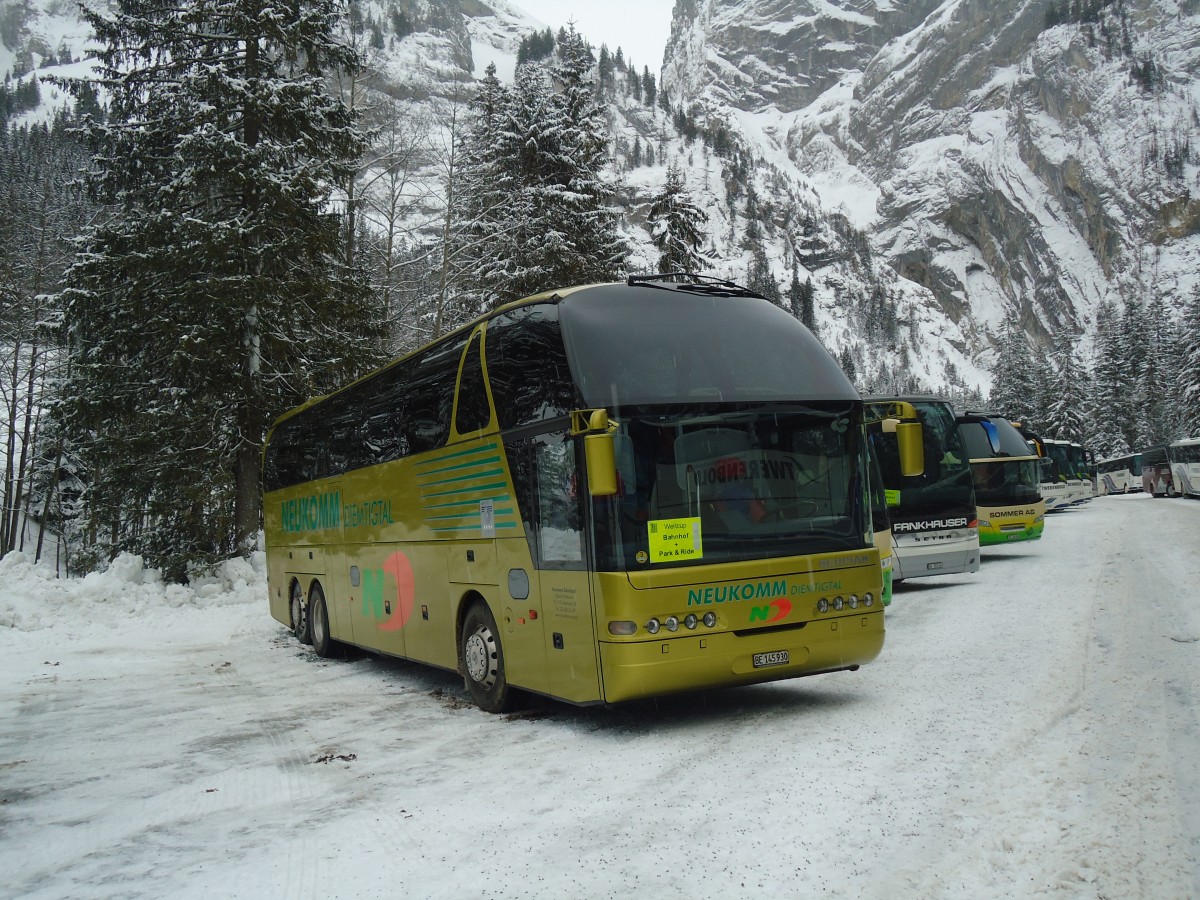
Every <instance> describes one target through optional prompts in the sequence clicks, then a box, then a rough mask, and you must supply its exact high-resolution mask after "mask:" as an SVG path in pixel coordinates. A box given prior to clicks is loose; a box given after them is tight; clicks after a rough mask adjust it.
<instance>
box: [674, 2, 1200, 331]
mask: <svg viewBox="0 0 1200 900" xmlns="http://www.w3.org/2000/svg"><path fill="white" fill-rule="evenodd" d="M901 6H902V8H900V7H901ZM1048 14H1049V11H1048V7H1047V5H1046V4H1045V3H1041V2H1035V0H947V2H944V3H941V4H937V3H914V4H903V5H897V6H895V7H893V6H892V5H890V4H885V3H876V4H873V5H870V4H869V5H866V6H859V7H857V8H855V9H850V8H849V6H846V5H841V4H838V3H829V4H816V3H807V2H800V3H783V2H769V0H742V2H737V0H677V3H676V7H675V25H674V33H673V35H672V39H671V44H670V45H669V47H668V57H669V60H670V61H669V62H668V64H667V66H666V67H665V69H664V74H663V82H664V87H666V88H667V89H668V90H671V91H672V92H673V93H674V94H675V95H676V96H677V97H678V98H679V99H680V100H681V101H682V102H684V103H685V104H687V103H696V104H699V105H700V106H701V107H702V108H704V109H705V110H706V112H707V114H708V115H710V116H715V117H721V116H724V117H726V118H734V117H733V116H731V115H730V112H731V111H738V110H747V109H761V108H768V109H770V110H772V111H773V112H774V113H775V119H776V125H777V126H779V125H780V124H781V125H782V127H776V128H775V129H774V133H768V132H767V131H766V130H765V129H762V130H760V131H759V132H758V133H755V132H754V129H753V128H751V129H750V130H749V131H748V132H747V133H746V137H747V140H748V141H749V142H750V143H751V144H752V145H757V146H761V147H775V146H776V145H777V143H778V142H777V139H776V134H777V133H779V132H780V131H782V132H785V133H786V139H785V140H784V142H783V144H784V149H785V150H786V153H787V156H788V157H789V158H790V159H791V160H792V162H793V164H794V166H795V169H796V170H797V172H798V173H799V175H800V176H801V177H805V178H808V179H812V180H814V181H816V182H818V183H820V184H821V185H822V204H823V206H824V208H825V209H830V210H831V209H836V208H837V206H838V203H839V202H840V197H842V196H844V195H858V196H862V195H863V194H864V191H863V187H862V182H863V181H864V180H866V181H867V182H869V183H870V185H871V186H872V188H873V189H874V191H875V192H876V196H877V203H876V205H875V209H874V211H873V214H872V215H870V216H868V217H867V226H868V234H869V236H870V239H871V245H872V250H873V251H874V252H875V253H876V254H877V255H878V257H879V258H881V259H883V260H886V261H887V262H888V263H889V264H890V265H891V266H892V267H893V268H894V269H895V270H896V271H897V272H898V274H899V275H900V276H902V277H903V278H905V279H907V280H910V281H912V282H915V283H916V284H919V285H921V286H923V287H925V288H927V289H928V290H929V291H931V292H932V294H933V296H934V297H935V298H936V307H937V308H938V310H939V311H940V314H941V315H942V316H944V317H946V319H947V320H949V321H950V322H954V323H958V325H959V326H961V327H964V328H966V329H967V330H968V331H975V332H977V333H981V334H983V333H986V332H988V331H990V332H992V333H994V332H995V329H996V325H997V324H998V323H999V322H1000V321H1001V320H1003V319H1004V318H1005V317H1007V316H1008V315H1011V314H1014V313H1016V314H1017V315H1019V317H1020V319H1021V321H1022V322H1023V324H1024V326H1025V327H1026V329H1027V330H1028V331H1029V333H1030V334H1031V336H1033V337H1034V338H1035V340H1040V341H1041V342H1043V343H1045V342H1048V340H1049V336H1050V335H1051V334H1052V333H1054V332H1057V331H1062V330H1069V331H1073V332H1076V333H1079V332H1082V331H1086V330H1087V329H1088V328H1089V327H1091V326H1094V317H1095V310H1096V307H1097V305H1098V304H1099V303H1100V301H1101V300H1102V299H1104V298H1106V297H1109V298H1113V297H1122V296H1138V297H1139V298H1141V299H1149V298H1151V297H1155V296H1161V297H1163V298H1165V299H1166V301H1167V304H1168V307H1170V306H1171V305H1173V303H1174V302H1177V301H1178V300H1179V299H1181V298H1183V297H1185V296H1187V295H1188V293H1190V291H1191V288H1192V287H1193V285H1195V284H1196V283H1197V277H1198V276H1197V271H1196V265H1195V263H1196V258H1197V255H1198V254H1200V201H1197V200H1195V199H1193V196H1194V195H1195V194H1196V193H1197V191H1196V189H1197V187H1198V186H1200V178H1198V174H1200V173H1198V169H1197V166H1196V164H1195V161H1194V160H1193V158H1192V151H1191V150H1190V149H1189V148H1191V147H1193V146H1196V144H1197V140H1198V139H1200V86H1198V83H1197V80H1196V78H1195V75H1194V73H1195V72H1196V71H1198V70H1200V8H1198V7H1197V4H1195V3H1185V4H1181V3H1177V2H1175V0H1136V2H1133V3H1128V4H1124V3H1122V4H1118V3H1115V2H1114V3H1110V4H1108V5H1107V6H1106V7H1105V8H1104V9H1103V10H1102V12H1101V17H1100V20H1099V21H1097V22H1090V23H1062V24H1055V23H1053V22H1052V21H1050V20H1049V19H1048ZM842 28H845V32H844V33H843V32H841V31H839V29H842ZM1147 61H1150V62H1152V63H1153V66H1152V69H1153V74H1154V77H1155V78H1156V79H1157V80H1156V81H1154V82H1153V83H1152V84H1151V83H1148V81H1149V79H1148V78H1146V77H1142V78H1140V79H1139V77H1136V76H1135V70H1136V69H1137V68H1138V67H1145V66H1146V64H1147ZM737 121H739V123H740V124H741V125H742V126H743V127H745V126H746V125H747V124H750V125H753V122H754V120H752V119H747V118H746V117H744V116H743V117H740V118H737ZM985 344H986V342H985Z"/></svg>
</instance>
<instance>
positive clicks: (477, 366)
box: [454, 331, 492, 434]
mask: <svg viewBox="0 0 1200 900" xmlns="http://www.w3.org/2000/svg"><path fill="white" fill-rule="evenodd" d="M482 341H483V332H482V331H477V332H475V335H474V337H472V338H471V344H470V346H468V347H467V355H466V358H465V359H464V360H463V367H462V377H461V379H460V382H459V386H458V411H457V413H456V414H455V418H454V427H455V428H456V429H457V430H458V433H459V434H470V433H471V432H475V431H482V430H483V429H485V428H487V427H488V423H489V422H490V421H491V418H492V416H491V410H490V409H489V408H488V401H487V389H486V388H485V387H484V384H483V354H482V353H481V352H480V349H479V348H480V346H481V344H482Z"/></svg>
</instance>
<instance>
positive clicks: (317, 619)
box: [312, 600, 326, 644]
mask: <svg viewBox="0 0 1200 900" xmlns="http://www.w3.org/2000/svg"><path fill="white" fill-rule="evenodd" d="M323 613H324V609H323V608H322V603H321V602H320V601H319V600H318V601H317V603H316V604H315V605H314V607H313V617H312V633H313V642H314V643H317V644H323V643H324V642H325V630H326V622H325V616H324V615H323Z"/></svg>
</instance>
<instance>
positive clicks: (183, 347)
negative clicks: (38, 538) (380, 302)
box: [61, 0, 379, 577]
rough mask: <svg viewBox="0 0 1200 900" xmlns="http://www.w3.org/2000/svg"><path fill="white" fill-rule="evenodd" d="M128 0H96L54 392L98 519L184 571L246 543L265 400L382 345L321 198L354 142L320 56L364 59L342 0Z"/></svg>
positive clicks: (268, 410)
mask: <svg viewBox="0 0 1200 900" xmlns="http://www.w3.org/2000/svg"><path fill="white" fill-rule="evenodd" d="M288 10H289V11H288V14H286V15H283V14H279V15H268V14H267V13H268V12H269V11H273V12H276V13H282V12H283V11H282V10H274V9H273V8H270V7H264V6H263V4H262V3H260V2H257V0H186V2H184V4H183V5H182V6H179V5H172V6H165V5H163V4H161V3H157V2H154V0H120V2H119V3H118V4H117V5H116V7H115V12H114V13H113V14H112V17H111V18H109V17H106V16H104V15H102V14H100V13H95V12H86V13H85V16H86V18H87V20H88V22H89V24H90V25H91V26H92V28H93V29H94V31H95V33H96V36H97V38H98V40H99V42H100V44H101V45H102V49H101V52H100V60H101V69H100V73H101V78H100V82H101V83H102V84H103V86H104V87H105V88H106V89H107V91H108V92H109V96H110V97H111V106H110V116H109V119H108V122H107V123H96V122H94V123H92V126H91V138H92V140H94V141H95V142H96V144H97V146H98V147H99V152H98V154H97V155H96V157H95V170H94V172H93V173H92V178H91V181H92V185H93V188H94V189H95V190H96V191H97V192H98V194H99V195H100V196H102V197H103V198H105V199H106V200H108V201H110V202H111V203H112V204H113V206H114V209H115V214H114V215H113V216H112V218H110V219H109V220H107V221H104V222H101V223H99V224H98V225H96V226H95V227H93V228H92V229H91V230H90V231H89V232H88V234H87V235H86V239H85V242H84V246H85V252H84V253H82V254H81V255H80V256H79V257H78V260H77V262H76V264H75V265H74V267H73V269H72V270H71V272H70V275H69V281H68V287H67V289H66V290H65V291H64V292H63V300H64V301H65V304H66V309H65V328H66V334H67V336H68V339H69V343H70V347H71V354H72V356H71V373H70V377H69V380H68V384H67V390H66V392H65V393H66V397H67V398H68V399H67V401H66V402H65V403H64V404H63V406H62V409H61V412H62V416H63V421H64V423H65V425H66V427H67V428H68V429H69V431H70V432H71V434H72V436H73V437H74V439H75V440H76V441H78V442H79V443H80V445H81V455H82V458H83V460H84V462H85V464H86V467H87V472H86V483H87V485H88V497H87V504H88V509H89V516H90V519H89V522H90V525H89V528H90V529H91V532H92V533H93V534H94V535H95V536H96V539H97V540H99V539H100V538H99V536H100V535H106V536H107V541H108V544H109V547H110V550H111V552H115V551H116V550H119V549H130V550H135V551H138V552H141V553H143V554H145V555H146V556H147V557H148V558H149V561H150V562H152V563H154V564H156V565H160V566H163V567H164V568H166V569H167V571H169V573H170V574H171V575H172V576H175V577H180V576H182V574H183V567H184V564H185V563H186V562H187V561H188V560H205V559H211V558H214V557H216V556H219V555H223V554H227V553H230V552H246V551H247V550H248V549H249V548H250V546H251V545H252V543H253V541H254V540H255V537H256V534H257V532H258V530H259V527H260V504H261V499H260V490H259V479H258V466H259V456H260V450H261V447H262V442H263V437H264V432H265V429H266V427H267V425H268V424H269V422H270V420H271V418H272V417H273V416H274V415H276V414H277V413H279V412H281V411H283V410H284V409H286V408H287V407H288V406H291V405H293V404H294V403H296V402H297V401H299V400H302V399H304V398H305V397H308V396H310V395H312V394H314V393H317V392H320V391H322V390H326V389H328V388H330V387H332V386H333V385H335V384H338V383H340V382H342V381H343V380H345V379H346V378H347V377H348V376H350V375H351V374H353V373H356V372H357V371H359V370H361V369H363V368H365V367H368V366H371V365H373V364H375V363H376V362H377V361H378V353H377V350H376V345H375V344H374V342H373V340H372V339H373V338H374V337H375V336H376V335H377V334H378V333H379V329H378V324H377V322H376V321H375V320H374V318H373V316H372V313H371V310H370V304H369V302H368V301H369V298H368V296H367V295H366V293H365V291H364V289H363V287H362V280H361V279H360V278H359V277H357V276H356V275H355V273H353V272H348V271H345V270H344V269H343V268H341V266H340V265H339V263H338V262H337V260H338V259H340V258H342V257H341V248H340V242H341V240H342V234H341V228H340V222H339V217H338V216H336V215H334V214H333V212H332V210H331V208H330V206H329V203H328V200H329V195H330V192H331V190H332V189H333V188H334V187H335V185H337V184H339V183H344V181H345V180H346V179H347V178H348V177H349V176H350V173H351V171H352V163H353V161H354V159H355V158H356V157H357V155H358V154H359V153H360V151H361V147H362V142H361V139H360V136H359V133H358V132H357V130H356V128H355V125H354V122H353V118H352V116H351V114H350V113H349V111H348V110H347V109H346V107H345V106H344V105H343V104H342V102H341V100H340V99H337V98H334V97H332V96H331V95H330V94H329V93H328V92H327V91H326V90H325V88H324V85H323V76H324V73H325V72H326V71H327V70H328V69H330V68H348V67H353V66H355V65H356V64H357V60H356V59H355V57H354V55H353V53H352V52H351V51H350V50H349V49H348V48H346V47H345V46H343V45H340V44H338V43H337V42H336V41H335V39H334V37H333V35H334V31H335V28H336V27H337V16H336V14H335V6H334V3H333V2H332V0H314V2H300V3H297V4H294V5H293V6H291V7H289V8H288Z"/></svg>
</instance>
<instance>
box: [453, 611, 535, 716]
mask: <svg viewBox="0 0 1200 900" xmlns="http://www.w3.org/2000/svg"><path fill="white" fill-rule="evenodd" d="M459 659H460V660H461V661H462V671H463V680H464V681H465V682H466V686H467V691H468V692H469V693H470V695H471V699H472V700H474V701H475V704H476V705H477V706H478V707H479V708H480V709H482V710H484V711H486V712H490V713H501V712H508V711H510V710H513V709H516V708H517V706H519V705H520V694H519V692H518V691H517V690H516V689H514V688H511V687H509V685H508V681H507V679H506V678H505V677H504V648H503V647H502V646H501V645H500V629H498V628H497V627H496V620H495V618H494V617H493V616H492V612H491V610H489V609H488V608H487V604H486V603H483V602H482V601H478V600H477V601H475V602H474V603H473V604H471V608H470V609H468V610H467V615H466V617H465V618H464V619H463V625H462V633H461V635H460V637H459Z"/></svg>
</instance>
